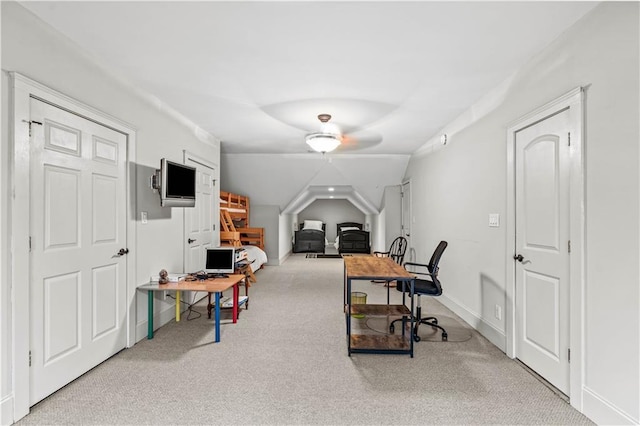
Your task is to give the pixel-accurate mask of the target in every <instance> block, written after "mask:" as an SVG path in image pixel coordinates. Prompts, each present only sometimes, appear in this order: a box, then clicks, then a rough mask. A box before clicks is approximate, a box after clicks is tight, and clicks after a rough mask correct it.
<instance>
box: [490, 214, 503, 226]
mask: <svg viewBox="0 0 640 426" xmlns="http://www.w3.org/2000/svg"><path fill="white" fill-rule="evenodd" d="M489 226H490V227H491V228H498V227H500V214H499V213H491V214H489Z"/></svg>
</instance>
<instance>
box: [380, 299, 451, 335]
mask: <svg viewBox="0 0 640 426" xmlns="http://www.w3.org/2000/svg"><path fill="white" fill-rule="evenodd" d="M421 313H422V308H421V307H420V306H418V307H417V308H416V318H415V325H414V326H413V330H412V333H411V334H412V337H413V341H414V342H419V341H420V340H422V339H421V338H420V336H419V335H418V327H419V326H420V324H425V325H428V326H430V327H433V328H437V329H438V330H440V331H441V332H442V341H443V342H446V341H447V340H449V335H448V334H447V330H445V329H444V328H442V327H441V326H440V325H438V318H436V317H425V318H421ZM397 321H402V327H405V326H406V323H407V322H409V318H408V317H402V318H398V319H395V320H393V321H391V324H389V333H393V332H394V331H395V325H394V323H395V322H397Z"/></svg>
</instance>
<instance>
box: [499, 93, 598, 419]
mask: <svg viewBox="0 0 640 426" xmlns="http://www.w3.org/2000/svg"><path fill="white" fill-rule="evenodd" d="M583 99H584V91H583V88H582V87H578V88H576V89H574V90H572V91H570V92H569V93H567V94H565V95H564V96H561V97H560V98H558V99H556V100H554V101H552V102H549V103H548V104H546V105H544V106H542V107H540V108H538V109H536V110H535V111H533V112H531V113H530V114H527V115H526V116H524V117H522V118H520V119H518V120H517V121H516V122H514V123H513V124H511V125H510V126H509V127H508V129H507V229H506V231H507V232H506V234H507V235H506V237H507V241H506V248H507V250H506V255H507V268H506V278H507V280H506V297H507V304H506V309H505V319H506V335H505V337H506V352H507V356H509V357H510V358H515V357H516V356H517V353H516V349H515V344H516V329H515V283H516V266H515V261H514V260H513V259H512V257H513V256H514V254H515V250H516V247H515V236H516V227H515V225H516V224H515V219H516V213H515V139H516V138H515V134H516V132H517V131H519V130H521V129H524V128H525V127H529V126H531V125H533V124H535V123H538V122H540V121H542V120H544V119H545V118H547V117H550V116H552V115H554V114H556V113H558V112H560V111H563V110H565V109H569V110H570V112H571V118H570V120H571V123H572V126H573V127H574V128H573V129H572V131H571V146H570V153H569V157H570V160H569V161H570V165H569V174H570V177H569V218H570V225H569V239H570V240H571V254H570V256H569V275H570V277H569V348H570V349H571V363H570V365H569V374H570V378H569V386H570V390H569V399H570V402H571V405H572V406H573V407H575V408H576V409H578V410H579V411H580V412H582V387H583V384H584V371H583V367H582V366H583V365H584V331H583V329H584V309H585V308H584V299H585V298H584V292H585V282H584V279H585V273H584V254H585V247H584V244H585V238H584V236H585V211H584V193H585V189H584V156H583V142H584V141H583V125H584V116H583Z"/></svg>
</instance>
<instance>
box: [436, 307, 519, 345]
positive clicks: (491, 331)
mask: <svg viewBox="0 0 640 426" xmlns="http://www.w3.org/2000/svg"><path fill="white" fill-rule="evenodd" d="M438 301H439V302H440V303H442V304H443V305H444V306H446V307H447V308H449V309H450V310H452V311H453V312H454V313H455V314H456V315H458V316H459V317H460V318H462V319H463V320H464V321H465V322H466V323H467V324H469V325H470V326H471V327H473V328H475V329H476V330H477V331H478V333H480V334H482V335H483V336H484V337H486V338H487V340H489V341H490V342H491V343H493V344H494V345H495V346H497V347H498V349H500V350H501V351H502V352H505V351H506V347H507V344H506V342H507V340H506V336H505V334H504V331H502V330H498V329H497V328H495V327H494V326H493V325H491V324H489V323H488V322H486V321H485V320H484V319H482V318H481V317H480V316H478V315H477V314H476V313H474V312H472V311H471V310H470V309H469V308H467V307H466V306H464V305H463V304H461V303H459V302H457V301H455V300H453V299H451V298H449V297H447V296H445V295H442V296H440V297H439V298H438Z"/></svg>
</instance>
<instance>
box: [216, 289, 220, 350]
mask: <svg viewBox="0 0 640 426" xmlns="http://www.w3.org/2000/svg"><path fill="white" fill-rule="evenodd" d="M219 341H220V292H219V291H216V343H218V342H219Z"/></svg>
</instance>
